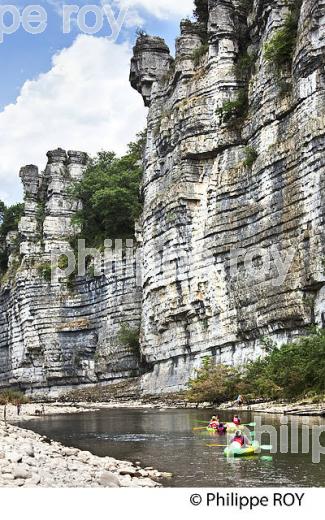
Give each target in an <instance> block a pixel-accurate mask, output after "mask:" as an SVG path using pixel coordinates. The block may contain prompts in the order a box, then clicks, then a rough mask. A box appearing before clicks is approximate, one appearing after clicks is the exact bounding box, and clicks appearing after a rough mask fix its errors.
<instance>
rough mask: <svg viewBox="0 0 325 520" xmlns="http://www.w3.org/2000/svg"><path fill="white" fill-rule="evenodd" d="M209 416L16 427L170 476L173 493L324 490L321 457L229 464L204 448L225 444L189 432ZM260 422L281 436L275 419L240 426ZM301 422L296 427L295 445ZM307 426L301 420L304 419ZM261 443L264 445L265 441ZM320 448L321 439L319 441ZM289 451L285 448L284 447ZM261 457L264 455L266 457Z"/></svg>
mask: <svg viewBox="0 0 325 520" xmlns="http://www.w3.org/2000/svg"><path fill="white" fill-rule="evenodd" d="M211 415H212V412H210V411H208V410H204V411H203V410H152V409H108V410H101V411H98V412H89V413H88V412H87V413H80V414H73V415H54V416H48V417H42V418H37V419H33V420H31V421H25V422H23V423H21V424H20V425H21V426H23V427H24V428H28V429H31V430H33V431H35V432H37V433H40V434H42V435H47V436H48V437H50V438H52V439H54V440H57V441H60V442H62V443H63V444H64V445H67V446H74V447H77V448H80V449H83V450H88V451H91V452H92V453H94V454H95V455H99V456H111V457H115V458H117V459H120V460H129V461H132V462H135V461H141V465H142V466H143V467H144V466H153V467H154V468H156V469H158V470H160V471H166V472H171V473H173V474H174V477H173V479H171V480H168V482H165V483H164V484H165V485H166V486H172V487H216V486H217V487H261V486H262V487H268V486H276V487H278V486H288V487H301V486H303V487H305V486H308V487H309V486H313V487H315V486H316V487H319V486H321V487H324V486H325V455H323V456H322V458H321V462H320V463H319V464H313V462H312V456H311V453H310V454H302V453H301V449H299V451H300V453H298V454H290V453H289V454H283V453H282V454H281V453H277V454H273V455H272V458H271V457H270V456H269V455H270V454H269V453H267V452H266V453H265V452H264V453H263V454H262V455H259V456H255V457H252V458H247V459H245V458H238V459H234V460H228V459H226V458H225V457H224V455H223V448H221V447H208V446H207V444H208V443H211V442H212V443H217V444H219V443H224V442H225V438H222V437H219V436H217V435H215V436H214V437H211V436H209V434H208V433H207V432H204V433H200V432H194V431H193V427H195V426H199V424H198V423H196V421H199V420H208V419H209V418H210V416H211ZM256 416H260V417H261V418H262V421H263V424H271V425H273V426H275V427H276V428H277V431H278V433H279V431H280V418H281V417H280V416H276V415H269V414H265V415H261V414H254V415H253V414H252V413H248V412H243V413H242V414H241V417H242V420H243V421H244V422H251V421H253V419H254V417H256ZM222 417H223V419H224V420H231V418H232V415H231V414H230V413H229V412H222ZM302 420H303V419H302V418H299V417H297V418H290V421H294V422H298V425H299V444H301V436H302V433H301V432H302V430H301V426H302ZM304 420H305V421H306V419H304ZM324 422H325V421H324V419H321V418H316V417H315V418H309V419H307V423H308V425H309V426H310V438H311V435H312V433H311V432H312V426H313V425H320V424H324ZM263 442H265V443H267V444H269V442H270V441H269V437H268V436H265V438H263ZM322 443H323V445H325V435H324V434H323V435H322ZM289 446H290V445H289ZM265 455H268V456H267V457H265Z"/></svg>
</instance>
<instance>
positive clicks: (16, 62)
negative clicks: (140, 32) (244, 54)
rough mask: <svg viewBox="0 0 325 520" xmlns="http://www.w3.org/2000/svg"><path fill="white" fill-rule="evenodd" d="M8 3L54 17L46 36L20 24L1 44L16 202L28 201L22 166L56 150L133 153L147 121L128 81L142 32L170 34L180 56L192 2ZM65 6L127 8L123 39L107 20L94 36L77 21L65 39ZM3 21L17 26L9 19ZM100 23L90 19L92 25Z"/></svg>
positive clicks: (2, 99) (5, 193) (8, 176)
mask: <svg viewBox="0 0 325 520" xmlns="http://www.w3.org/2000/svg"><path fill="white" fill-rule="evenodd" d="M8 4H10V5H15V7H16V9H18V10H19V12H20V14H21V13H22V12H23V9H24V8H25V7H26V6H29V5H40V6H42V7H43V8H44V9H45V11H46V14H47V27H46V29H45V30H44V32H42V34H37V35H32V34H28V33H27V32H26V31H25V30H24V28H23V27H20V29H18V30H17V31H16V32H14V33H13V34H9V35H6V34H5V35H4V41H3V42H2V43H0V66H1V70H2V71H3V72H4V73H3V74H2V79H1V87H0V144H1V151H2V158H1V162H0V198H1V199H3V200H5V201H6V202H7V203H11V202H14V201H16V200H19V199H21V196H22V193H21V186H20V182H19V178H18V173H19V168H20V166H23V165H24V164H29V163H34V164H38V165H39V166H40V167H41V168H43V167H44V165H45V154H46V152H47V150H48V149H51V148H56V147H57V146H62V147H63V148H67V149H68V148H69V149H70V148H77V149H82V150H85V151H87V152H89V153H90V154H93V153H95V152H96V151H99V150H100V149H114V150H116V151H117V152H119V153H122V152H123V151H124V150H125V147H126V144H127V142H128V141H130V139H132V138H133V136H134V135H135V133H136V132H137V131H139V130H140V129H142V128H143V127H144V125H145V117H146V110H145V108H144V107H143V104H142V100H141V97H140V96H139V95H138V94H137V93H135V92H134V91H133V90H132V89H131V87H130V86H129V83H128V75H129V59H130V56H131V48H132V45H133V43H134V40H135V33H136V29H137V27H142V28H144V29H145V30H146V32H148V33H150V34H157V35H160V36H162V37H164V38H165V39H166V41H167V43H168V44H169V45H170V47H171V50H172V52H174V41H175V37H176V36H177V35H178V34H179V22H180V20H181V18H183V17H184V16H186V15H187V14H190V13H191V11H192V0H178V1H176V0H91V1H90V2H88V1H86V0H82V1H79V2H77V1H76V0H74V1H70V0H65V1H64V0H33V2H27V1H26V0H20V1H19V2H8V1H6V0H5V1H3V0H0V6H3V8H5V6H6V5H8ZM63 4H65V5H67V4H69V5H71V4H74V5H78V6H79V7H80V8H81V7H83V6H85V5H94V4H96V5H97V6H99V7H101V8H102V4H109V6H111V7H112V8H113V11H114V13H115V16H116V17H117V15H118V13H120V11H121V9H122V8H124V9H125V13H126V18H125V21H124V23H123V26H122V30H121V31H120V33H119V36H118V38H117V41H116V42H112V41H110V40H109V38H108V37H109V35H110V33H111V30H110V27H109V24H108V21H107V20H104V25H103V29H102V30H101V31H99V32H97V33H96V34H94V35H89V34H88V35H87V34H84V33H83V31H81V30H80V28H79V27H78V26H77V24H76V23H73V24H72V26H71V32H70V33H69V34H63V29H62V26H63V19H62V6H63ZM126 7H128V10H127V11H126ZM123 12H124V11H123ZM74 17H75V15H73V19H74ZM3 20H4V22H5V24H8V25H10V24H11V23H12V18H11V17H10V15H9V14H8V15H6V16H5V17H4V19H3ZM0 21H1V17H0ZM94 22H95V18H94V16H92V15H88V17H87V23H89V25H91V24H93V23H94Z"/></svg>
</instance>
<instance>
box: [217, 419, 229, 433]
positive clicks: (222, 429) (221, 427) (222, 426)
mask: <svg viewBox="0 0 325 520" xmlns="http://www.w3.org/2000/svg"><path fill="white" fill-rule="evenodd" d="M217 430H218V433H219V434H220V435H225V434H226V432H227V426H226V425H225V424H223V423H222V422H220V423H219V424H218V428H217Z"/></svg>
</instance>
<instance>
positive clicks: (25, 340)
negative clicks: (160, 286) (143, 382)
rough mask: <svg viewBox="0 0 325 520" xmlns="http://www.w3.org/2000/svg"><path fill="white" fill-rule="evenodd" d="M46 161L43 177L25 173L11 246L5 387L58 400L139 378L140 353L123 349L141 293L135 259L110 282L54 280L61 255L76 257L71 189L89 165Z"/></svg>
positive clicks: (2, 293)
mask: <svg viewBox="0 0 325 520" xmlns="http://www.w3.org/2000/svg"><path fill="white" fill-rule="evenodd" d="M47 156H48V164H47V166H46V169H45V171H44V172H42V173H39V171H38V168H37V167H36V166H26V167H24V168H22V169H21V172H20V177H21V180H22V182H23V185H24V192H25V197H24V198H25V214H24V216H23V217H22V219H21V221H20V224H19V232H18V234H15V236H11V235H9V236H8V238H7V242H8V241H9V244H7V247H8V248H9V250H10V243H11V242H12V254H11V256H10V259H9V270H8V273H7V274H6V275H5V276H4V277H3V278H2V282H1V289H0V309H1V311H0V387H6V386H9V385H11V386H15V387H20V388H22V389H24V390H27V392H29V393H32V394H35V393H36V394H37V393H43V394H44V393H46V394H50V395H57V394H58V393H60V392H61V391H63V390H66V389H67V388H70V387H74V386H76V385H84V384H94V383H100V382H105V381H115V380H120V379H125V378H128V377H131V376H135V375H138V374H139V370H140V365H141V363H140V360H139V353H137V352H133V351H132V349H130V347H129V346H128V345H125V344H124V343H123V342H121V340H120V331H121V326H123V325H125V326H126V327H129V328H130V329H131V330H132V329H133V328H137V327H138V326H139V324H140V309H141V287H139V284H138V283H137V278H136V265H135V263H134V261H133V259H131V260H130V261H127V260H124V261H123V262H122V263H119V264H118V265H117V264H116V265H115V266H114V267H115V268H114V270H111V271H107V275H106V276H98V277H94V276H93V273H90V272H88V273H87V274H86V275H85V276H76V277H75V278H74V279H72V281H71V280H70V284H69V278H68V277H63V278H56V277H55V276H53V279H52V280H51V276H52V274H53V269H54V271H55V269H56V267H57V264H58V262H57V260H58V259H60V257H59V256H56V255H59V254H60V253H65V252H72V248H71V246H70V244H69V240H70V239H71V237H73V236H74V234H75V233H76V231H77V227H76V225H75V224H74V221H73V216H74V215H75V214H76V211H77V210H78V208H79V203H78V201H77V200H75V199H74V197H73V196H72V193H71V188H72V187H73V184H74V182H75V181H78V180H80V179H81V178H82V176H83V173H84V171H85V168H86V165H87V160H88V158H87V155H86V154H85V153H82V152H74V151H69V152H68V153H66V152H65V151H64V150H61V149H58V150H54V151H51V152H48V154H47ZM17 240H18V242H19V243H18V251H19V253H18V252H17ZM54 252H55V255H54V254H53V253H54ZM112 254H114V252H112ZM51 268H52V271H51Z"/></svg>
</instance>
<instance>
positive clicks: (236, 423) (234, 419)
mask: <svg viewBox="0 0 325 520" xmlns="http://www.w3.org/2000/svg"><path fill="white" fill-rule="evenodd" d="M232 422H233V423H234V424H235V425H236V426H240V423H241V420H240V419H239V417H238V415H235V416H234V418H233V420H232Z"/></svg>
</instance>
